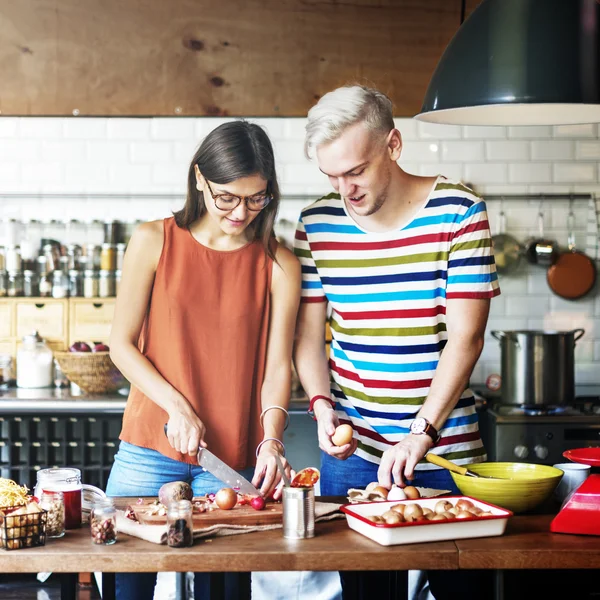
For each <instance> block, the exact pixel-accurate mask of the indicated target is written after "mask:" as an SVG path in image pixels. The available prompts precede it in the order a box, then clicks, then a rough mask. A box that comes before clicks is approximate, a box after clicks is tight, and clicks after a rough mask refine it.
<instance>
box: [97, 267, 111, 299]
mask: <svg viewBox="0 0 600 600" xmlns="http://www.w3.org/2000/svg"><path fill="white" fill-rule="evenodd" d="M114 295H115V274H114V272H113V271H100V279H99V281H98V296H99V297H100V298H112V297H113V296H114Z"/></svg>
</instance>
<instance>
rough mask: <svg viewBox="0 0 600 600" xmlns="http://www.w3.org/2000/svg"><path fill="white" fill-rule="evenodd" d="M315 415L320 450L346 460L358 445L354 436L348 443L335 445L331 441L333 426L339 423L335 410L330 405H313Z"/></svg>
mask: <svg viewBox="0 0 600 600" xmlns="http://www.w3.org/2000/svg"><path fill="white" fill-rule="evenodd" d="M315 417H316V418H317V431H318V435H319V447H320V448H321V450H323V451H324V452H327V454H329V455H330V456H333V457H334V458H338V459H339V460H346V459H347V458H348V457H350V456H352V455H353V454H354V452H355V450H356V447H357V446H358V441H357V440H356V439H355V438H352V441H351V442H350V443H349V444H344V445H343V446H336V445H335V444H334V443H333V442H332V441H331V436H332V435H333V434H334V433H335V428H336V427H337V426H338V425H339V424H340V421H339V419H338V417H337V415H336V414H335V411H334V410H333V409H332V408H331V407H330V406H329V407H325V408H322V407H319V408H317V407H316V406H315Z"/></svg>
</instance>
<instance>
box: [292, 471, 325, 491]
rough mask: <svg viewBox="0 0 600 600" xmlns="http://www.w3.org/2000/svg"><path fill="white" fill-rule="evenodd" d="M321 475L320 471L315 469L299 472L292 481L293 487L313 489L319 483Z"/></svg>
mask: <svg viewBox="0 0 600 600" xmlns="http://www.w3.org/2000/svg"><path fill="white" fill-rule="evenodd" d="M320 476H321V474H320V473H319V469H315V468H314V467H307V468H306V469H302V470H301V471H298V472H297V473H296V475H295V476H294V479H292V483H291V486H292V487H313V486H314V485H315V484H316V483H317V481H319V477H320Z"/></svg>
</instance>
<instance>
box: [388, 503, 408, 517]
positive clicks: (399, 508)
mask: <svg viewBox="0 0 600 600" xmlns="http://www.w3.org/2000/svg"><path fill="white" fill-rule="evenodd" d="M405 507H406V504H394V506H392V508H390V510H393V511H394V512H396V513H398V514H399V515H403V514H404V509H405Z"/></svg>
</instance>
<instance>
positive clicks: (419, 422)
mask: <svg viewBox="0 0 600 600" xmlns="http://www.w3.org/2000/svg"><path fill="white" fill-rule="evenodd" d="M425 426H426V424H425V419H423V418H418V419H415V420H414V421H413V422H412V424H411V426H410V430H411V432H412V433H424V432H425Z"/></svg>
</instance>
